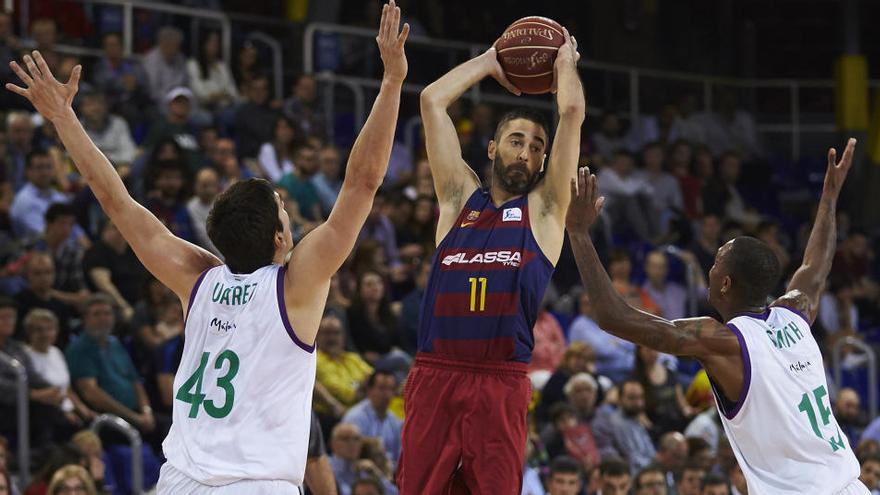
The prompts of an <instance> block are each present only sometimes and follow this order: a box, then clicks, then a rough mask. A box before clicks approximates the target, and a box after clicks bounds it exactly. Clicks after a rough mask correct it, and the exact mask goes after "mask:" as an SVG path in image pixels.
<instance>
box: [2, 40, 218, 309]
mask: <svg viewBox="0 0 880 495" xmlns="http://www.w3.org/2000/svg"><path fill="white" fill-rule="evenodd" d="M24 63H25V65H26V66H27V71H25V70H24V69H23V68H21V67H20V66H19V65H18V64H17V63H16V62H12V63H11V64H10V66H11V67H12V70H13V71H15V73H16V74H17V75H18V77H19V78H20V79H21V81H22V82H23V83H24V84H25V86H26V87H25V88H22V87H19V86H16V85H14V84H7V85H6V89H8V90H10V91H12V92H13V93H16V94H19V95H21V96H24V97H25V98H27V99H28V100H29V101H30V102H31V103H32V104H33V105H34V108H36V109H37V111H38V112H40V114H42V115H43V117H44V118H46V119H47V120H49V121H50V122H52V123H53V124H54V125H55V129H57V131H58V136H59V137H60V138H61V142H62V143H64V147H65V148H66V149H67V152H68V153H69V154H70V156H71V157H72V158H73V162H74V164H75V165H76V168H77V169H78V170H79V172H80V174H81V175H82V177H83V178H84V179H85V181H86V183H88V185H89V187H91V188H92V191H93V192H94V193H95V197H96V198H97V199H98V202H99V203H100V204H101V208H102V209H103V210H104V212H105V213H106V214H107V216H109V217H110V219H111V220H112V221H113V223H114V224H116V226H117V227H118V228H119V231H120V232H121V233H122V235H123V237H125V239H126V240H127V241H128V243H129V244H130V245H131V247H132V249H133V250H134V252H135V254H137V257H138V259H140V260H141V263H143V264H144V266H145V267H146V268H147V270H149V271H150V273H152V274H153V275H154V276H155V277H156V278H157V279H159V280H160V281H161V282H162V283H163V284H165V285H166V286H167V287H169V288H170V289H171V290H173V291H174V292H175V293H176V294H177V296H178V297H180V298H181V300H183V301H186V300H187V299H188V298H189V293H190V291H191V290H192V286H193V284H194V283H195V281H196V278H197V277H198V276H199V274H200V273H201V272H202V271H204V270H205V269H206V268H209V267H211V266H215V265H218V264H220V260H218V259H217V258H216V257H215V256H214V255H213V254H211V253H209V252H207V251H205V250H204V249H202V248H200V247H198V246H195V245H193V244H190V243H189V242H186V241H184V240H183V239H180V238H178V237H175V236H174V235H173V234H172V233H171V232H170V231H169V230H168V228H166V227H165V225H163V224H162V222H160V221H159V220H158V219H157V218H156V217H155V216H153V214H152V213H150V212H149V211H148V210H147V209H146V208H144V207H143V206H141V205H140V204H138V203H137V202H136V201H135V200H134V199H133V198H132V197H131V196H129V194H128V192H127V191H126V189H125V186H124V185H123V183H122V179H120V177H119V174H118V173H117V172H116V169H114V168H113V166H112V165H111V164H110V162H109V161H108V160H107V157H105V156H104V155H103V154H102V153H101V151H100V150H98V148H97V147H96V146H95V144H94V143H93V142H92V140H91V139H90V138H89V136H88V135H87V134H86V132H85V130H84V129H83V127H82V125H81V124H80V122H79V119H77V117H76V114H75V113H74V111H73V108H72V106H71V103H72V101H73V97H74V95H76V91H77V88H78V85H79V78H80V74H81V72H82V67H80V66H79V65H77V66H76V67H75V68H74V69H73V72H72V73H71V75H70V80H69V81H68V82H67V84H62V83H60V82H58V80H56V79H55V77H54V76H53V75H52V72H51V71H50V70H49V67H48V66H47V65H46V61H45V60H43V57H42V55H40V53H39V52H37V51H34V52H33V57H32V56H31V55H25V57H24Z"/></svg>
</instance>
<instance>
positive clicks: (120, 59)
mask: <svg viewBox="0 0 880 495" xmlns="http://www.w3.org/2000/svg"><path fill="white" fill-rule="evenodd" d="M101 45H102V47H103V50H104V53H103V55H102V56H101V58H100V59H98V61H97V62H96V63H95V65H94V66H93V67H92V70H90V71H89V73H90V74H91V75H92V82H93V83H94V84H95V86H96V89H97V90H98V91H100V92H101V93H103V94H104V95H106V96H107V103H108V104H109V106H110V108H111V110H112V111H113V112H114V113H118V114H119V115H122V116H123V117H124V118H125V120H127V121H128V123H129V125H132V126H134V125H135V124H138V123H140V121H141V119H142V113H143V112H142V110H141V109H143V108H145V107H147V106H149V104H150V95H149V88H148V87H147V82H146V81H147V76H146V74H145V73H144V70H143V68H142V67H141V65H140V64H139V63H138V61H137V60H135V59H130V58H125V56H124V53H123V46H122V37H121V36H120V35H119V33H112V32H111V33H107V34H105V35H104V36H103V37H102V39H101Z"/></svg>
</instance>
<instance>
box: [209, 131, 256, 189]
mask: <svg viewBox="0 0 880 495" xmlns="http://www.w3.org/2000/svg"><path fill="white" fill-rule="evenodd" d="M211 160H212V161H213V163H214V165H215V167H216V169H217V170H218V171H219V173H220V190H221V191H225V190H226V189H227V188H228V187H229V186H231V185H232V184H234V183H236V182H238V181H240V180H246V179H250V178H252V177H254V174H253V173H252V172H251V171H250V170H249V169H247V168H246V167H244V166H243V165H242V163H241V162H239V160H238V155H237V154H236V152H235V141H233V140H232V139H228V138H221V139H218V140H217V143H216V144H215V145H214V153H213V154H212V155H211Z"/></svg>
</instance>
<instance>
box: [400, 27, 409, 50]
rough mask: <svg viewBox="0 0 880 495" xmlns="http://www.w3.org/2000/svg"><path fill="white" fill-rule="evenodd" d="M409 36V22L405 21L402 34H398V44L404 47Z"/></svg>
mask: <svg viewBox="0 0 880 495" xmlns="http://www.w3.org/2000/svg"><path fill="white" fill-rule="evenodd" d="M408 36H409V23H408V22H404V23H403V29H401V30H400V35H398V36H397V44H398V45H399V46H400V47H403V44H404V43H406V38H407V37H408Z"/></svg>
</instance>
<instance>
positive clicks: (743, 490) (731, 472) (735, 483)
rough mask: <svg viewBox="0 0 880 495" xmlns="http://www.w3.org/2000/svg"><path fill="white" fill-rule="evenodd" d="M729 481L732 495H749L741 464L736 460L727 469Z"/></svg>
mask: <svg viewBox="0 0 880 495" xmlns="http://www.w3.org/2000/svg"><path fill="white" fill-rule="evenodd" d="M726 474H727V479H729V480H730V495H748V493H749V489H748V486H747V485H746V477H745V475H743V472H742V469H741V468H740V467H739V464H738V463H737V462H736V461H735V460H734V461H733V462H731V463H730V467H729V468H728V469H727V473H726Z"/></svg>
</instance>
